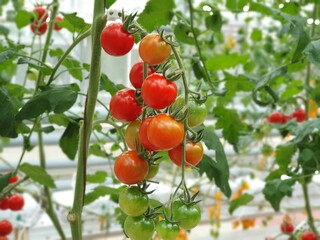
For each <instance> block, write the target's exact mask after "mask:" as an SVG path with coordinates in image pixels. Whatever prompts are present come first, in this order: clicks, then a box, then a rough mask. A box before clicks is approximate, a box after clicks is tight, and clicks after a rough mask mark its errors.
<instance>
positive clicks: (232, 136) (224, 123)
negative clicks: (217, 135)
mask: <svg viewBox="0 0 320 240" xmlns="http://www.w3.org/2000/svg"><path fill="white" fill-rule="evenodd" d="M213 113H214V115H215V116H216V117H217V118H218V120H217V122H216V128H217V129H222V134H223V137H224V138H225V139H226V140H227V141H228V142H229V143H230V144H232V145H236V144H237V143H238V141H239V135H240V132H241V131H242V130H244V129H245V124H244V123H243V122H242V121H241V119H240V118H239V116H238V113H237V111H236V110H234V109H228V108H224V107H222V106H218V107H215V108H214V109H213Z"/></svg>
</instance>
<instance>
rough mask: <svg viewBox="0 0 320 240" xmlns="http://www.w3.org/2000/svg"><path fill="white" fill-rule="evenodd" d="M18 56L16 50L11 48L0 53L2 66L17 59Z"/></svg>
mask: <svg viewBox="0 0 320 240" xmlns="http://www.w3.org/2000/svg"><path fill="white" fill-rule="evenodd" d="M17 54H18V52H17V50H16V49H14V48H9V49H6V50H4V51H2V52H1V53H0V64H2V63H4V62H5V61H7V60H9V59H11V58H14V57H16V56H17Z"/></svg>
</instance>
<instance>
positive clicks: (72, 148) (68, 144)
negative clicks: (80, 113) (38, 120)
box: [59, 121, 80, 160]
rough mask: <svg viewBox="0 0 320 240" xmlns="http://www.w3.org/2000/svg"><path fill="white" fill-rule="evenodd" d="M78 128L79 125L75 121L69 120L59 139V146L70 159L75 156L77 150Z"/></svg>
mask: <svg viewBox="0 0 320 240" xmlns="http://www.w3.org/2000/svg"><path fill="white" fill-rule="evenodd" d="M79 129H80V126H79V124H78V123H77V122H74V121H71V122H69V124H68V126H67V128H66V130H65V131H64V132H63V134H62V136H61V138H60V141H59V146H60V147H61V149H62V151H63V152H64V153H65V154H66V155H67V157H68V158H69V159H70V160H73V159H74V158H75V156H76V154H77V151H78V145H79Z"/></svg>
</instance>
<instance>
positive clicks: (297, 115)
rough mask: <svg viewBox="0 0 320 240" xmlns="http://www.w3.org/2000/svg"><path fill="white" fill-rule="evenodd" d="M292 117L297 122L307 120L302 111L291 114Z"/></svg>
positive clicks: (298, 110)
mask: <svg viewBox="0 0 320 240" xmlns="http://www.w3.org/2000/svg"><path fill="white" fill-rule="evenodd" d="M292 117H293V118H295V119H296V120H297V122H304V121H305V120H306V118H307V115H306V112H305V111H304V109H297V110H295V111H294V112H293V113H292Z"/></svg>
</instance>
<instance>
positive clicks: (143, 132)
mask: <svg viewBox="0 0 320 240" xmlns="http://www.w3.org/2000/svg"><path fill="white" fill-rule="evenodd" d="M152 119H153V117H147V118H145V119H144V120H143V121H142V123H141V125H140V128H139V138H140V142H141V144H142V146H143V147H144V148H145V149H147V150H149V151H152V152H154V151H158V150H159V148H157V147H156V146H155V145H153V144H152V143H151V142H150V141H149V139H148V127H149V124H150V122H151V120H152Z"/></svg>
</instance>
